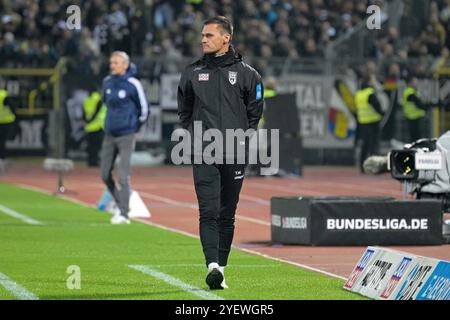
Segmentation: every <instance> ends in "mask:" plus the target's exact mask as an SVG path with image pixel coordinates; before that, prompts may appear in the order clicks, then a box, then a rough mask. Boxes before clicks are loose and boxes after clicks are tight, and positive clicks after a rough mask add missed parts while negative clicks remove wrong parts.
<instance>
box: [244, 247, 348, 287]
mask: <svg viewBox="0 0 450 320" xmlns="http://www.w3.org/2000/svg"><path fill="white" fill-rule="evenodd" d="M239 250H241V251H244V252H247V253H250V254H253V255H256V256H260V257H264V258H267V259H270V260H274V261H279V262H284V263H288V264H291V265H294V266H296V267H300V268H303V269H307V270H310V271H314V272H318V273H322V274H325V275H327V276H330V277H333V278H338V279H341V280H347V278H345V277H342V276H340V275H337V274H334V273H331V272H328V271H324V270H320V269H317V268H314V267H310V266H307V265H305V264H301V263H297V262H293V261H289V260H284V259H280V258H275V257H272V256H269V255H267V254H264V253H261V252H258V251H253V250H250V249H244V248H239Z"/></svg>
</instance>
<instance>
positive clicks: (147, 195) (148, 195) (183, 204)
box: [139, 192, 270, 226]
mask: <svg viewBox="0 0 450 320" xmlns="http://www.w3.org/2000/svg"><path fill="white" fill-rule="evenodd" d="M139 194H140V195H141V196H142V197H143V198H149V199H154V200H157V201H162V202H165V203H168V204H172V205H176V206H180V207H187V208H189V209H194V210H198V205H196V204H192V203H189V202H181V201H176V200H173V199H170V198H167V197H162V196H157V195H155V194H152V193H148V192H139ZM236 219H240V220H244V221H249V222H253V223H257V224H260V225H263V226H270V222H267V221H264V220H260V219H255V218H250V217H247V216H242V215H240V214H237V215H236Z"/></svg>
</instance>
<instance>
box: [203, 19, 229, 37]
mask: <svg viewBox="0 0 450 320" xmlns="http://www.w3.org/2000/svg"><path fill="white" fill-rule="evenodd" d="M208 24H218V25H219V26H220V28H221V29H222V30H223V31H225V32H227V33H229V34H230V35H233V24H232V23H231V20H230V19H228V18H227V17H224V16H216V17H213V18H209V19H208V20H206V21H205V22H203V25H204V26H206V25H208Z"/></svg>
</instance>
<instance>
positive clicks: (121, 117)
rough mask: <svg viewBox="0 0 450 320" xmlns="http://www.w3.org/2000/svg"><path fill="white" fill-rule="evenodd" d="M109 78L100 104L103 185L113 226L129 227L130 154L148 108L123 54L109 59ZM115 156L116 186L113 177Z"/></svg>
mask: <svg viewBox="0 0 450 320" xmlns="http://www.w3.org/2000/svg"><path fill="white" fill-rule="evenodd" d="M110 68H111V75H109V76H107V77H106V78H105V79H104V80H103V88H102V92H103V102H104V103H105V104H106V108H107V112H106V120H105V137H104V139H103V145H102V153H101V175H102V179H103V182H104V183H105V184H106V186H107V187H108V190H109V192H110V193H111V195H112V196H113V197H114V200H115V201H116V203H117V205H118V207H119V209H120V214H118V215H115V216H114V217H113V218H112V219H111V223H112V224H129V223H130V220H129V219H128V211H129V201H130V193H131V187H130V170H131V154H132V153H133V150H134V146H135V135H136V133H137V132H138V131H139V129H140V127H141V126H142V125H143V124H144V123H145V122H146V121H147V118H148V115H149V107H148V103H147V98H146V96H145V93H144V90H143V88H142V85H141V82H140V81H139V80H137V79H136V78H134V75H135V74H136V68H135V66H134V65H133V64H130V58H129V57H128V55H127V54H126V53H125V52H123V51H115V52H113V53H112V55H111V58H110ZM117 155H119V156H120V161H119V165H118V175H119V186H118V187H117V186H116V183H115V181H114V179H113V176H112V171H113V169H114V164H115V161H116V157H117Z"/></svg>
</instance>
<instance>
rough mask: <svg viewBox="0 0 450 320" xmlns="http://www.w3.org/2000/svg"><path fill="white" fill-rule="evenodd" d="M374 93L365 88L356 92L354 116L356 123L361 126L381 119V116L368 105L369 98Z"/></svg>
mask: <svg viewBox="0 0 450 320" xmlns="http://www.w3.org/2000/svg"><path fill="white" fill-rule="evenodd" d="M374 92H375V90H374V89H373V88H365V89H362V90H358V91H356V94H355V104H356V115H357V118H358V122H359V123H361V124H368V123H374V122H378V121H380V120H381V119H382V116H381V114H379V113H378V112H376V111H375V109H374V108H373V107H372V105H371V104H370V103H369V97H370V95H371V94H372V93H374Z"/></svg>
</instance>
